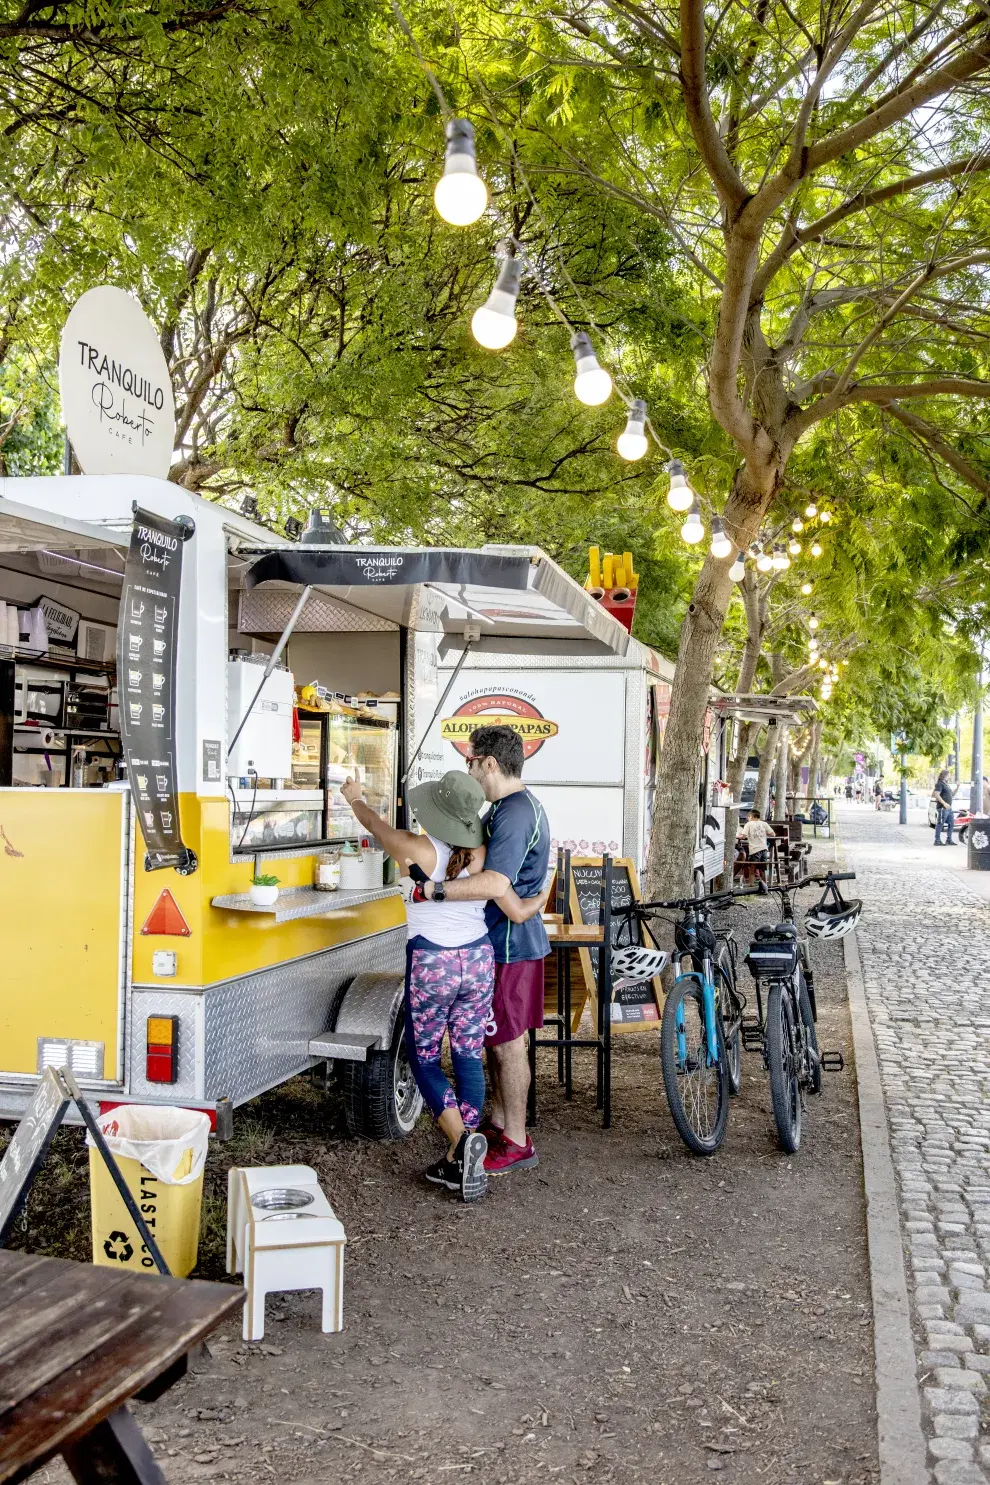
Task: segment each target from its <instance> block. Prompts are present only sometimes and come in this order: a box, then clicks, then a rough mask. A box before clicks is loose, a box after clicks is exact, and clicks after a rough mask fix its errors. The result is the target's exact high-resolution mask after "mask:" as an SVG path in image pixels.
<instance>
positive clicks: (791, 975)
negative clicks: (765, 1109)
mask: <svg viewBox="0 0 990 1485" xmlns="http://www.w3.org/2000/svg"><path fill="white" fill-rule="evenodd" d="M855 875H856V874H855V872H831V871H830V872H826V873H825V874H824V875H823V876H808V877H804V878H802V880H801V881H799V882H790V883H778V884H776V885H775V886H769V887H768V888H767V889H766V890H767V892H768V893H769V894H770V895H772V896H774V897H777V898H778V899H779V901H780V918H781V921H780V922H779V923H774V924H771V925H767V926H766V927H763V928H758V929H757V930H756V933H755V935H754V938H753V942H752V943H751V944H750V948H749V953H748V954H747V955H746V964H747V965H748V967H749V971H750V974H751V975H752V976H753V979H754V981H755V982H756V1018H755V1020H751V1021H744V1022H743V1027H742V1038H743V1045H744V1046H745V1047H747V1048H748V1049H751V1050H759V1051H762V1053H763V1061H764V1063H765V1065H766V1068H767V1072H768V1073H769V1075H770V1098H771V1102H772V1104H773V1117H774V1122H775V1123H776V1125H777V1134H778V1136H779V1139H780V1144H781V1148H782V1149H783V1150H785V1151H786V1153H787V1154H788V1155H794V1154H796V1153H797V1151H798V1149H799V1148H800V1145H801V1120H802V1115H803V1112H804V1109H805V1107H806V1098H807V1095H808V1094H812V1095H814V1094H817V1093H820V1092H821V1087H822V1073H823V1072H841V1071H842V1068H843V1060H842V1054H841V1053H840V1052H823V1051H822V1050H821V1048H820V1047H819V1045H818V1031H817V1025H816V1022H817V1019H818V1008H817V1005H816V1002H815V979H814V972H813V971H812V968H811V963H810V960H809V957H808V943H807V939H802V938H799V937H798V930H797V926H796V924H795V922H794V894H795V893H796V892H799V891H801V890H802V888H804V887H809V886H811V885H813V884H814V885H818V886H822V887H824V888H825V889H826V893H825V897H823V899H822V902H821V903H819V904H818V906H817V907H816V908H815V910H814V912H815V914H818V915H819V916H818V917H817V919H816V920H815V921H816V923H817V924H819V925H824V927H822V928H820V929H819V932H818V936H819V937H830V938H839V937H842V935H843V934H844V933H846V932H848V931H849V930H850V929H851V928H852V927H853V926H854V925H855V922H856V920H857V919H858V916H859V911H858V909H859V906H860V905H859V904H855V905H852V906H850V905H849V904H845V903H842V900H841V897H839V894H838V888H837V887H836V885H835V884H836V882H844V881H852V880H854V878H855ZM830 894H831V895H832V896H833V897H834V898H835V899H836V900H837V901H838V903H839V904H840V906H839V907H838V908H836V907H834V906H832V905H830V904H828V903H827V899H828V897H829V895H830ZM829 915H830V916H829ZM830 924H834V927H832V928H829V925H830Z"/></svg>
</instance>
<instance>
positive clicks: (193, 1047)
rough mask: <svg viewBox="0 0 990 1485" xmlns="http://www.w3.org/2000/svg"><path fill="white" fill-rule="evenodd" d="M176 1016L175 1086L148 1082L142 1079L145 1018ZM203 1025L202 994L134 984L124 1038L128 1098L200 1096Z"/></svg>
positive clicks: (145, 1036) (160, 1098)
mask: <svg viewBox="0 0 990 1485" xmlns="http://www.w3.org/2000/svg"><path fill="white" fill-rule="evenodd" d="M149 1016H178V1018H179V1076H178V1080H177V1081H176V1082H174V1083H149V1082H148V1079H147V1078H146V1077H145V1068H146V1065H147V1064H146V1058H147V1053H148V1017H149ZM202 1025H203V991H202V990H198V991H191V992H177V991H174V990H173V991H169V990H162V989H160V988H159V987H158V986H157V985H135V986H134V987H133V989H132V991H131V1022H130V1034H129V1036H128V1038H127V1048H128V1053H127V1060H128V1063H129V1064H130V1065H129V1067H128V1073H129V1076H128V1079H127V1082H126V1084H125V1087H126V1089H127V1092H128V1093H129V1094H130V1096H131V1098H147V1099H153V1100H154V1101H155V1102H156V1103H161V1102H162V1100H163V1099H167V1100H169V1101H175V1102H178V1101H180V1100H181V1099H183V1098H199V1099H201V1098H202V1097H203V1089H202V1077H201V1076H200V1077H199V1078H197V1067H199V1069H200V1070H201V1069H202V1057H203V1053H202V1047H201V1046H200V1042H201V1041H202V1033H201V1028H202Z"/></svg>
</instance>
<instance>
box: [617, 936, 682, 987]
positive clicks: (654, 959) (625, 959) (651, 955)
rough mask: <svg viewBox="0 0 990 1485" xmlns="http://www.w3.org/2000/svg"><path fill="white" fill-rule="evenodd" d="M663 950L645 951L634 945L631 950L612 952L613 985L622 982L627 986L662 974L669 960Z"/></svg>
mask: <svg viewBox="0 0 990 1485" xmlns="http://www.w3.org/2000/svg"><path fill="white" fill-rule="evenodd" d="M668 957H669V956H668V955H667V953H666V952H665V951H664V950H663V949H645V948H643V947H642V946H641V945H639V944H634V945H633V947H632V948H630V949H613V950H612V984H613V985H614V986H617V985H618V983H619V981H620V980H622V981H624V982H625V983H626V984H635V983H636V982H637V981H643V980H652V979H653V977H654V975H658V974H660V972H661V971H662V969H663V967H664V965H665V964H666V963H667V959H668Z"/></svg>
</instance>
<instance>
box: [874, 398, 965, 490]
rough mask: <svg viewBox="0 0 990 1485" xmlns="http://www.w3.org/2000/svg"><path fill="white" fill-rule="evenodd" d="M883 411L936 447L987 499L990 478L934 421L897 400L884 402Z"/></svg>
mask: <svg viewBox="0 0 990 1485" xmlns="http://www.w3.org/2000/svg"><path fill="white" fill-rule="evenodd" d="M882 411H883V412H885V413H886V414H887V415H888V416H889V417H892V418H896V419H897V421H898V422H899V423H902V424H903V426H904V427H905V428H908V429H910V431H911V432H912V433H913V434H914V435H915V436H916V437H917V438H920V439H923V440H924V442H925V443H927V444H928V445H929V447H930V448H932V449H934V450H935V452H936V453H937V454H938V455H939V457H940V458H941V459H944V460H945V462H946V464H948V466H949V468H950V469H954V470H955V472H956V474H958V476H959V478H960V479H962V480H965V481H966V484H967V485H970V486H971V487H972V488H973V489H974V490H978V491H979V493H980V494H981V495H982V496H983V497H984V499H986V498H987V497H990V480H988V479H986V478H985V477H984V476H983V475H982V474H979V473H978V472H977V470H975V469H974V468H973V466H972V464H970V463H969V461H968V460H966V459H964V458H963V456H962V454H960V453H959V452H958V450H957V449H954V448H953V447H952V445H951V444H950V443H948V442H947V441H946V440H945V439H944V438H943V437H942V434H941V433H940V432H939V430H938V429H937V428H936V427H935V425H934V424H933V423H929V422H927V421H926V420H925V419H924V418H919V417H918V415H917V414H916V413H912V412H908V410H907V408H906V407H901V406H900V405H899V404H898V403H897V402H887V403H884V405H883V408H882Z"/></svg>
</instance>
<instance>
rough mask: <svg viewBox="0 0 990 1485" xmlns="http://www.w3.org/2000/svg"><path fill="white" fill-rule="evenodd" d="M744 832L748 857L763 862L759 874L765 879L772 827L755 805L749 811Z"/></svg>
mask: <svg viewBox="0 0 990 1485" xmlns="http://www.w3.org/2000/svg"><path fill="white" fill-rule="evenodd" d="M742 833H743V835H744V836H745V837H746V849H747V852H748V859H749V860H750V861H755V862H759V863H761V869H760V872H759V875H760V876H761V877H762V878H763V879H764V881H765V880H766V875H767V863H768V862H769V860H770V848H769V846H768V845H767V841H768V840H769V839H770V827H769V825H768V824H767V822H766V821H765V820H764V819H761V817H760V812H759V810H758V809H757V808H756V807H755V806H754V807H753V809H751V810H750V812H749V819H748V820H747V821H746V824H745V825H744V826H743V832H742Z"/></svg>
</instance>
